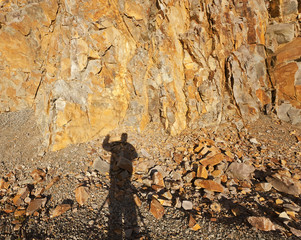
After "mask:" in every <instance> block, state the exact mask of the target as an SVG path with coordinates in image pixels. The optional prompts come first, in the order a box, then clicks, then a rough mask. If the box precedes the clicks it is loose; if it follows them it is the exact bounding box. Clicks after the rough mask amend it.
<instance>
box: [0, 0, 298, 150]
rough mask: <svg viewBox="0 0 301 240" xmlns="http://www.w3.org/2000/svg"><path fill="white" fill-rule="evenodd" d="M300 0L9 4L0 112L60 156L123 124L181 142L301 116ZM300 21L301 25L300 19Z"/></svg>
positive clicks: (39, 0) (3, 19) (3, 24)
mask: <svg viewBox="0 0 301 240" xmlns="http://www.w3.org/2000/svg"><path fill="white" fill-rule="evenodd" d="M300 12H301V1H300V0H298V1H297V0H281V1H280V0H277V1H264V0H253V1H247V0H241V1H231V0H205V1H200V0H199V1H196V0H157V1H150V0H98V1H96V0H91V1H88V0H78V1H75V0H65V1H63V0H31V1H25V0H23V1H8V0H4V1H1V3H0V90H1V91H0V94H1V96H0V112H4V111H16V110H20V109H24V108H28V107H32V108H34V109H35V112H36V115H37V120H38V122H39V124H40V126H41V129H42V131H43V134H44V136H45V144H46V145H47V146H48V147H49V148H50V149H52V150H57V149H61V148H64V147H66V146H67V145H68V144H71V143H78V142H84V141H87V140H90V139H92V138H93V137H95V136H100V135H104V134H106V133H108V132H109V131H110V130H112V129H114V128H116V127H117V126H119V125H121V124H123V125H128V126H133V127H136V128H137V129H138V130H143V129H144V128H145V126H146V125H147V124H148V123H150V122H156V123H160V124H162V127H163V128H165V129H166V130H167V131H169V132H170V133H171V134H178V133H180V132H181V131H182V130H183V129H185V128H187V127H191V128H196V127H201V126H206V125H210V124H218V123H220V122H222V121H234V122H235V123H236V124H238V125H241V124H243V123H244V122H246V121H250V120H255V119H256V118H258V116H259V113H260V111H266V112H269V111H270V109H271V108H272V107H275V108H276V110H277V114H278V116H279V118H281V119H283V120H285V121H292V122H293V123H297V122H299V121H300V119H301V117H300V111H301V110H300V109H301V104H300V101H301V68H300V66H301V64H300V57H301V44H300V43H301V36H300V21H299V19H298V16H299V17H300V14H299V13H300ZM298 14H299V15H298Z"/></svg>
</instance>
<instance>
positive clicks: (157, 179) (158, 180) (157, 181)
mask: <svg viewBox="0 0 301 240" xmlns="http://www.w3.org/2000/svg"><path fill="white" fill-rule="evenodd" d="M152 180H153V183H154V185H157V186H161V187H165V183H164V180H163V176H162V174H161V173H160V172H154V174H153V176H152Z"/></svg>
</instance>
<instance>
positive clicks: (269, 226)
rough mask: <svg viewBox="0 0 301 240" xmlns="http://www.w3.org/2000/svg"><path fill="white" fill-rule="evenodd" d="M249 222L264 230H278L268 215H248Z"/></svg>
mask: <svg viewBox="0 0 301 240" xmlns="http://www.w3.org/2000/svg"><path fill="white" fill-rule="evenodd" d="M248 222H249V223H250V224H251V225H252V226H253V227H255V228H257V229H259V230H262V231H272V230H276V228H275V225H274V224H273V223H272V222H271V220H270V219H268V218H266V217H248Z"/></svg>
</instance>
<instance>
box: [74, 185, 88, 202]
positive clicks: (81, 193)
mask: <svg viewBox="0 0 301 240" xmlns="http://www.w3.org/2000/svg"><path fill="white" fill-rule="evenodd" d="M88 198H89V194H88V190H87V187H84V186H80V187H78V188H76V189H75V199H76V201H77V202H78V204H79V205H84V204H85V203H86V202H87V200H88Z"/></svg>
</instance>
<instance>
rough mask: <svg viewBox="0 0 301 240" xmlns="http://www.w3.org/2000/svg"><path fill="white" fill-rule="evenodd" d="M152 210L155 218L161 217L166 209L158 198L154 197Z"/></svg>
mask: <svg viewBox="0 0 301 240" xmlns="http://www.w3.org/2000/svg"><path fill="white" fill-rule="evenodd" d="M150 212H151V213H152V214H153V215H154V217H155V218H157V219H161V218H162V217H163V216H164V214H165V210H164V207H163V206H162V205H161V203H160V202H159V201H158V200H157V199H155V198H154V199H153V200H152V201H151V203H150Z"/></svg>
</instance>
